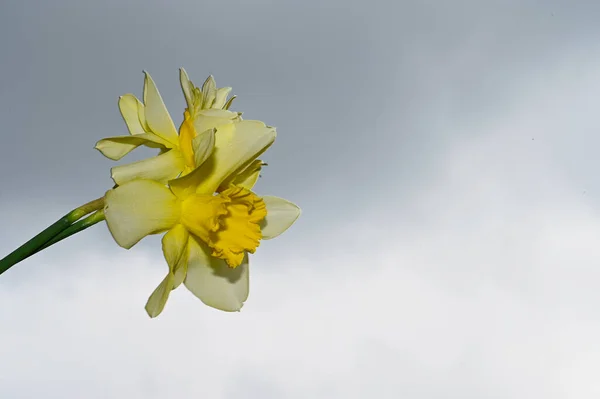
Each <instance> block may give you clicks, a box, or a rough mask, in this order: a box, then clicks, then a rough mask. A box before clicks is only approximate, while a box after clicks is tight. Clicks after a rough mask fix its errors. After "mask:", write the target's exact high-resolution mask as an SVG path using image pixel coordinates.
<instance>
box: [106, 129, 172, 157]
mask: <svg viewBox="0 0 600 399" xmlns="http://www.w3.org/2000/svg"><path fill="white" fill-rule="evenodd" d="M140 145H145V146H147V147H151V148H171V147H172V145H171V143H169V142H168V141H165V140H163V139H161V138H160V137H158V136H156V135H154V134H152V133H142V134H136V135H135V136H115V137H107V138H105V139H102V140H99V141H98V142H97V143H96V146H95V147H94V148H96V149H97V150H98V151H100V152H101V153H102V155H104V156H105V157H107V158H109V159H112V160H113V161H118V160H119V159H121V158H123V157H124V156H125V155H127V154H129V153H130V152H131V151H132V150H134V149H136V148H137V147H139V146H140Z"/></svg>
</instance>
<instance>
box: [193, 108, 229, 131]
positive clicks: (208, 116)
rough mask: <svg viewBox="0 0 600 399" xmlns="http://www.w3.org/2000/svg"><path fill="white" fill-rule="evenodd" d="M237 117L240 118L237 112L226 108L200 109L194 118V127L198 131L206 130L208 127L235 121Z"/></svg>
mask: <svg viewBox="0 0 600 399" xmlns="http://www.w3.org/2000/svg"><path fill="white" fill-rule="evenodd" d="M236 119H238V113H237V112H231V111H227V110H224V109H203V110H201V111H199V112H198V113H197V114H196V116H195V118H194V129H196V131H197V132H204V131H206V130H208V129H212V128H216V127H219V126H221V125H225V124H228V123H233V121H234V120H236Z"/></svg>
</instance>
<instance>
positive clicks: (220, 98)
mask: <svg viewBox="0 0 600 399" xmlns="http://www.w3.org/2000/svg"><path fill="white" fill-rule="evenodd" d="M229 93H231V87H221V88H220V89H217V95H216V97H215V102H214V103H213V105H212V107H213V108H218V109H222V108H223V107H224V106H225V103H226V102H227V96H228V95H229Z"/></svg>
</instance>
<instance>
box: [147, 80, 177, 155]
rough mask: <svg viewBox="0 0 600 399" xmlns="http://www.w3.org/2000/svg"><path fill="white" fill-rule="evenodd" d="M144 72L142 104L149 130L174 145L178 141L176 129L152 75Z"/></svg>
mask: <svg viewBox="0 0 600 399" xmlns="http://www.w3.org/2000/svg"><path fill="white" fill-rule="evenodd" d="M145 74H146V78H145V79H144V105H145V113H146V122H147V123H148V126H149V127H150V130H152V133H154V134H156V135H157V136H160V137H162V138H163V139H165V140H167V141H169V142H171V143H172V144H173V145H175V146H176V145H177V144H178V142H179V136H178V135H177V129H176V128H175V125H174V124H173V120H172V119H171V116H170V115H169V111H167V107H166V106H165V103H164V102H163V100H162V97H161V96H160V93H159V92H158V89H157V88H156V85H155V84H154V81H153V80H152V77H151V76H150V74H148V72H145Z"/></svg>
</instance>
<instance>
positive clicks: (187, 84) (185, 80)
mask: <svg viewBox="0 0 600 399" xmlns="http://www.w3.org/2000/svg"><path fill="white" fill-rule="evenodd" d="M179 83H180V84H181V90H182V91H183V96H184V97H185V102H186V103H187V107H188V109H189V110H193V109H194V95H193V91H194V84H193V83H192V82H191V80H190V78H189V77H188V74H187V72H186V71H185V69H183V68H180V69H179Z"/></svg>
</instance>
